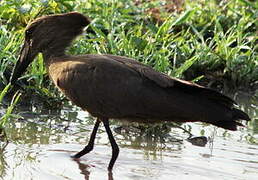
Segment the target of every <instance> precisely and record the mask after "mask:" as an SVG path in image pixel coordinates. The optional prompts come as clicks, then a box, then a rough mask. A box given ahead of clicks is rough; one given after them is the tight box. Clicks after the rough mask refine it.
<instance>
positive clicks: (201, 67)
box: [0, 0, 258, 105]
mask: <svg viewBox="0 0 258 180" xmlns="http://www.w3.org/2000/svg"><path fill="white" fill-rule="evenodd" d="M257 10H258V2H256V1H251V0H236V1H229V0H223V1H217V0H199V1H189V0H185V1H183V0H176V1H168V0H160V1H158V0H150V1H143V0H137V1H136V0H134V1H127V0H107V1H96V0H88V1H73V0H41V1H38V0H8V1H7V0H2V1H0V25H1V26H0V91H2V90H3V89H4V88H5V86H6V85H7V84H8V79H9V77H10V74H11V69H12V67H13V66H14V64H15V62H16V60H17V56H18V52H19V49H20V46H21V44H22V41H23V36H24V35H23V34H24V29H25V27H26V25H27V24H28V23H29V22H30V21H32V20H33V19H35V18H36V17H38V16H42V15H46V14H54V13H64V12H70V11H78V12H81V13H83V14H85V15H87V16H89V17H90V18H91V19H92V24H91V28H92V29H93V30H94V31H95V33H94V34H88V33H85V34H83V35H82V36H80V37H79V38H78V39H77V41H75V42H74V44H73V45H72V47H71V48H70V49H69V50H68V51H69V53H71V54H83V53H110V54H116V55H122V56H128V57H132V58H134V59H136V60H138V61H141V62H143V63H145V64H148V65H150V66H152V67H154V68H155V69H156V70H158V71H162V72H164V73H167V74H169V75H170V76H174V77H178V78H183V79H186V80H191V81H196V82H197V83H200V84H204V85H208V86H210V87H213V88H219V89H220V90H222V89H223V90H224V91H226V92H229V91H235V90H244V91H248V92H255V91H256V95H257V89H258V58H257V57H258V56H257V54H258V43H257V42H258V40H257V26H258V21H257V16H258V15H257ZM19 85H20V86H22V87H23V89H26V92H28V93H27V94H28V95H29V96H31V93H32V92H33V93H34V94H35V95H37V96H40V97H41V98H42V99H46V102H47V104H48V105H50V104H52V103H49V102H53V101H55V102H58V101H56V100H60V99H62V98H63V97H62V96H61V95H60V94H59V93H57V90H56V89H55V88H54V87H53V85H52V84H51V82H50V81H49V80H48V77H47V73H46V70H45V68H44V66H43V58H42V56H41V55H39V56H38V57H37V60H36V61H34V62H33V63H32V65H31V66H30V68H29V71H28V72H27V73H26V74H25V75H24V76H23V77H22V78H21V80H20V82H19ZM35 92H36V93H35ZM52 100H53V101H52Z"/></svg>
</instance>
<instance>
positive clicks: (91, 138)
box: [72, 119, 100, 158]
mask: <svg viewBox="0 0 258 180" xmlns="http://www.w3.org/2000/svg"><path fill="white" fill-rule="evenodd" d="M99 124H100V120H99V119H97V121H96V123H95V125H94V128H93V131H92V133H91V136H90V141H89V143H88V145H87V146H85V147H84V149H83V150H81V151H80V152H78V153H77V154H75V155H74V156H72V157H73V158H80V157H82V156H83V155H85V154H87V153H89V152H90V151H92V150H93V147H94V140H95V137H96V134H97V130H98V128H99Z"/></svg>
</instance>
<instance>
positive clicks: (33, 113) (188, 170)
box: [0, 99, 258, 180]
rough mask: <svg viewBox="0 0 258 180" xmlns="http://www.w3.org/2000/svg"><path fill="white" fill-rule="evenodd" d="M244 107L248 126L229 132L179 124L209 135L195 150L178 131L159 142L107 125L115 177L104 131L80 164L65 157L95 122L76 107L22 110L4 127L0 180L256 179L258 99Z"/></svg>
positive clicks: (85, 138)
mask: <svg viewBox="0 0 258 180" xmlns="http://www.w3.org/2000/svg"><path fill="white" fill-rule="evenodd" d="M245 101H246V102H245V104H247V105H243V106H241V108H242V109H245V111H247V112H248V113H249V115H250V116H251V117H252V119H253V120H252V122H251V123H249V124H248V128H240V130H239V131H237V132H230V131H225V130H223V129H221V128H215V127H214V126H211V125H204V124H201V123H186V124H184V125H182V127H185V128H187V129H188V130H189V128H190V130H191V133H193V134H194V135H196V136H201V135H205V136H206V137H208V139H209V141H208V143H207V144H206V146H205V147H199V146H194V145H192V144H191V143H190V142H188V141H187V140H186V138H187V137H188V134H187V133H184V132H183V131H182V130H181V129H178V128H172V129H171V131H170V132H169V134H165V135H164V138H157V137H156V136H153V135H152V136H150V135H149V136H147V135H142V134H139V133H138V132H137V129H136V130H135V131H134V129H130V130H127V129H126V128H125V129H124V130H122V131H121V133H118V131H117V129H118V128H117V127H121V124H118V123H115V122H114V123H112V124H111V128H112V129H116V131H115V132H114V131H113V133H114V135H115V138H116V140H117V143H118V144H119V146H120V155H119V157H118V160H117V162H116V164H115V166H114V170H113V174H109V173H108V171H107V170H106V168H107V165H108V162H109V160H110V157H111V147H110V145H109V143H108V138H107V135H106V133H105V131H104V128H103V126H101V127H100V129H99V131H98V134H97V138H96V143H95V148H94V150H93V151H92V152H91V153H90V154H87V155H85V156H83V157H82V158H81V159H80V160H74V159H72V158H71V157H70V155H72V154H74V153H76V152H77V151H79V150H81V149H82V148H83V147H84V145H86V143H87V142H88V140H89V136H90V133H91V130H92V128H93V124H94V119H93V118H92V117H90V116H89V115H88V114H87V113H86V112H83V111H80V110H78V109H76V108H74V107H65V108H63V109H62V110H60V111H52V112H49V111H47V110H45V112H44V111H39V110H37V109H35V108H33V107H29V108H28V107H27V108H23V109H19V113H18V114H19V115H20V116H21V117H22V118H20V119H13V121H12V123H10V125H9V127H7V128H6V134H7V136H8V140H9V143H8V144H7V143H5V142H3V141H2V142H0V152H1V156H0V175H1V178H2V179H4V180H15V179H17V180H23V179H24V180H28V179H33V180H34V179H35V180H38V179H39V180H67V179H69V180H70V179H71V180H80V179H92V180H103V179H109V180H112V179H114V180H120V179H123V180H142V179H146V180H170V179H172V178H173V179H180V180H182V179H189V178H190V179H198V180H203V179H214V180H215V179H216V180H218V179H236V180H240V179H241V180H246V179H248V180H252V179H253V180H257V179H258V109H257V104H258V101H256V100H255V101H254V100H250V99H249V100H245ZM3 113H4V109H0V114H3ZM122 127H123V128H124V127H126V126H122ZM120 129H121V128H120ZM181 140H182V141H181Z"/></svg>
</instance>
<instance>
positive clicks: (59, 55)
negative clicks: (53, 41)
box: [42, 45, 69, 68]
mask: <svg viewBox="0 0 258 180" xmlns="http://www.w3.org/2000/svg"><path fill="white" fill-rule="evenodd" d="M65 49H66V46H59V45H56V46H50V47H49V48H48V49H46V50H44V51H43V52H42V54H43V59H44V63H45V65H46V67H47V68H48V67H49V66H50V65H51V63H53V61H54V60H57V59H64V57H67V56H69V55H67V54H66V53H65Z"/></svg>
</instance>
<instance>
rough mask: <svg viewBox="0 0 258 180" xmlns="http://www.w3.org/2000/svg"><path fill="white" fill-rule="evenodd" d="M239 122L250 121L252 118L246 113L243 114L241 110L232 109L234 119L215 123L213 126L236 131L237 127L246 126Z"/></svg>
mask: <svg viewBox="0 0 258 180" xmlns="http://www.w3.org/2000/svg"><path fill="white" fill-rule="evenodd" d="M237 120H246V121H249V120H250V118H249V116H248V115H247V114H246V113H245V112H243V111H241V110H239V109H236V108H233V109H232V119H230V120H221V121H217V122H213V123H212V124H213V125H215V126H218V127H222V128H224V129H228V130H232V131H236V130H237V126H244V125H243V124H242V123H240V122H238V121H237Z"/></svg>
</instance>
